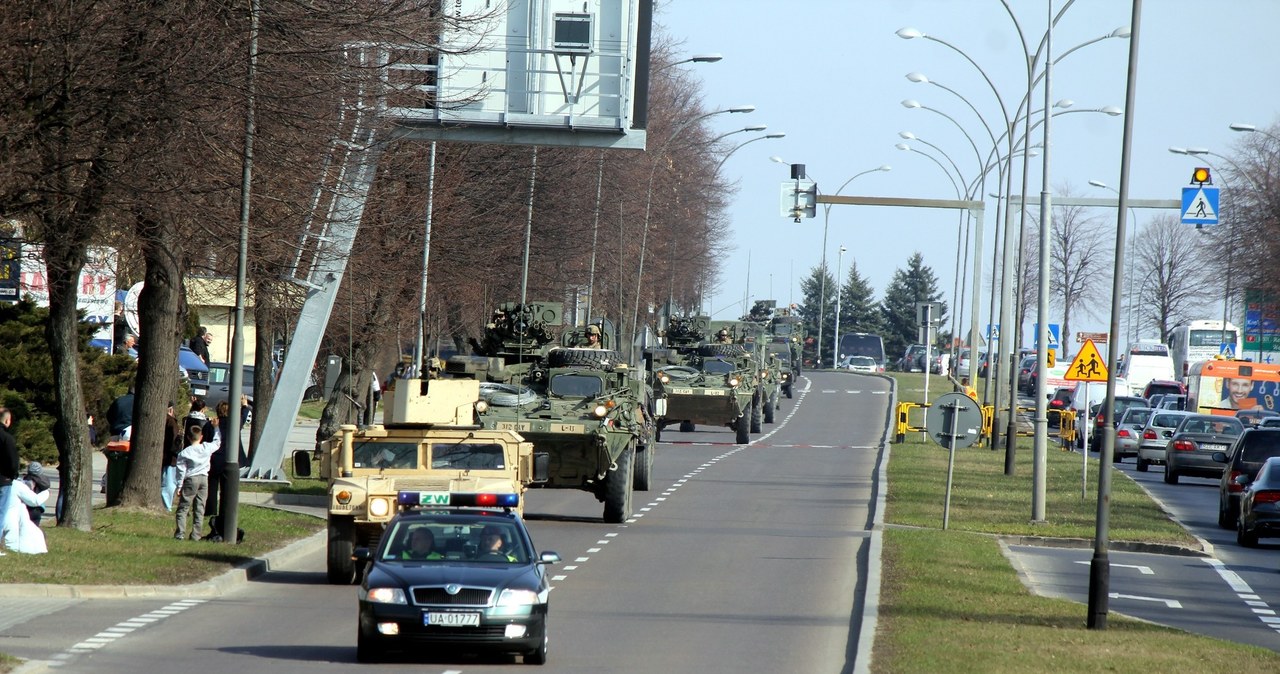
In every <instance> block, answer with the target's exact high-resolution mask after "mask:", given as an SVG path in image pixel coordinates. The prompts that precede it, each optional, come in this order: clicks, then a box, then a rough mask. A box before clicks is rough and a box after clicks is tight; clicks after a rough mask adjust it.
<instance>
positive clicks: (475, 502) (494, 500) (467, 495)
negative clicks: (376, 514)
mask: <svg viewBox="0 0 1280 674" xmlns="http://www.w3.org/2000/svg"><path fill="white" fill-rule="evenodd" d="M396 505H399V506H401V507H406V506H453V507H464V508H467V507H470V508H515V507H517V506H519V505H520V495H519V494H498V493H493V492H450V491H399V492H396Z"/></svg>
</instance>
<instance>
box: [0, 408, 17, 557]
mask: <svg viewBox="0 0 1280 674" xmlns="http://www.w3.org/2000/svg"><path fill="white" fill-rule="evenodd" d="M12 424H13V413H12V412H10V411H9V410H8V409H7V408H4V407H0V541H2V540H4V538H5V536H4V533H5V532H4V528H5V526H4V523H5V522H7V521H8V519H7V513H8V512H9V501H10V499H12V498H13V483H14V481H15V480H17V479H18V441H17V440H15V439H14V438H13V434H11V433H10V432H9V426H10V425H12ZM3 554H4V544H3V543H0V555H3Z"/></svg>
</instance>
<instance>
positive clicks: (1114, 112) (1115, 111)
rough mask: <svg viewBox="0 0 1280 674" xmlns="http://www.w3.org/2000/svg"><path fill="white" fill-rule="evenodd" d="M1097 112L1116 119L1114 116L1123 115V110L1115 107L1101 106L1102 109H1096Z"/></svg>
mask: <svg viewBox="0 0 1280 674" xmlns="http://www.w3.org/2000/svg"><path fill="white" fill-rule="evenodd" d="M1098 112H1101V113H1103V114H1106V115H1110V116H1112V117H1116V116H1118V115H1123V114H1124V110H1121V109H1120V108H1117V107H1116V106H1114V105H1107V106H1103V107H1101V108H1098Z"/></svg>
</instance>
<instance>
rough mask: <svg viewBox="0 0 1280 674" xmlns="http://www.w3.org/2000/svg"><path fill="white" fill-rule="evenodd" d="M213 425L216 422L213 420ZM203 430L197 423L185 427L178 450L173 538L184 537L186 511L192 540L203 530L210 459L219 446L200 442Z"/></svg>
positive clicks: (195, 539)
mask: <svg viewBox="0 0 1280 674" xmlns="http://www.w3.org/2000/svg"><path fill="white" fill-rule="evenodd" d="M212 423H214V424H216V423H217V422H216V421H214V422H212ZM203 439H204V433H203V431H202V429H201V428H200V427H199V426H187V435H186V440H187V446H186V448H185V449H183V450H182V451H181V452H178V475H177V480H178V485H179V486H178V489H177V492H176V493H175V494H174V497H175V498H176V499H177V501H178V510H177V513H176V515H175V516H174V519H175V527H174V531H173V537H174V538H175V539H176V540H179V541H181V540H186V538H187V514H188V513H191V515H192V522H191V540H193V541H198V540H200V533H201V532H202V531H204V502H205V498H207V497H208V495H209V458H210V457H211V456H212V455H213V453H214V452H215V451H217V449H218V445H217V444H216V443H213V442H203Z"/></svg>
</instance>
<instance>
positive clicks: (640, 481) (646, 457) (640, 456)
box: [631, 442, 658, 491]
mask: <svg viewBox="0 0 1280 674" xmlns="http://www.w3.org/2000/svg"><path fill="white" fill-rule="evenodd" d="M657 451H658V449H657V447H655V446H654V443H652V442H650V443H648V444H646V445H637V447H636V462H635V463H636V467H635V478H634V480H633V481H632V483H631V486H632V488H633V489H635V490H636V491H649V485H650V483H651V482H652V481H653V477H652V476H653V455H654V453H655V452H657Z"/></svg>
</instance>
